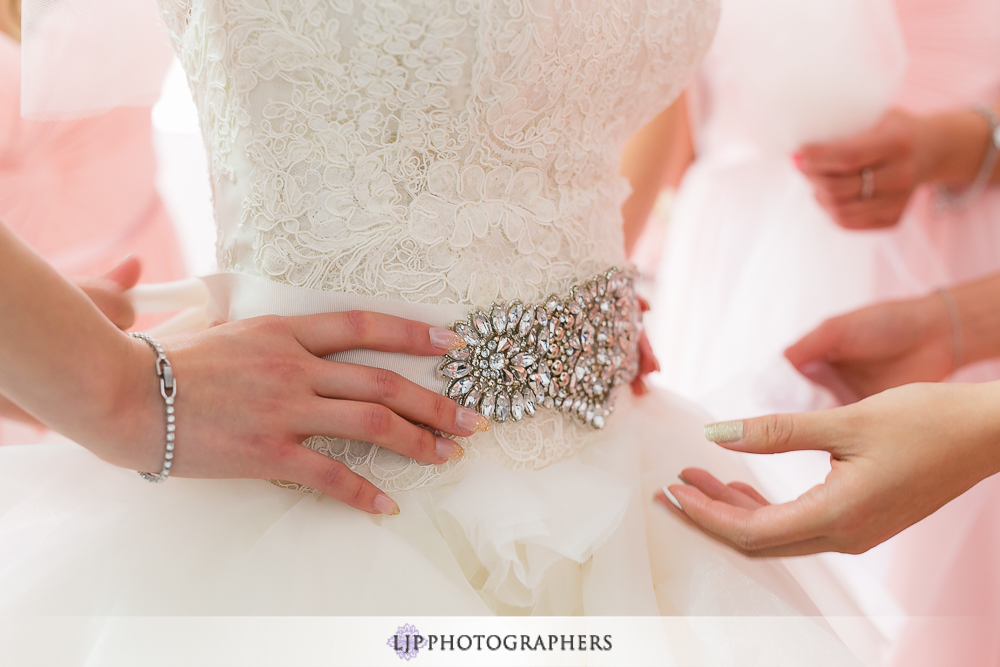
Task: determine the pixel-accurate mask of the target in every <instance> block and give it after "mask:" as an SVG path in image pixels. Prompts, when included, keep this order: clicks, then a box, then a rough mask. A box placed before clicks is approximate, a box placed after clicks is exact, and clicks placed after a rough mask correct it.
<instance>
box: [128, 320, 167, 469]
mask: <svg viewBox="0 0 1000 667" xmlns="http://www.w3.org/2000/svg"><path fill="white" fill-rule="evenodd" d="M129 336H132V338H138V339H139V340H141V341H142V342H144V343H145V344H146V345H148V346H149V347H150V349H152V350H153V353H154V354H156V362H155V363H156V376H157V377H158V378H160V395H161V396H163V401H164V403H166V408H167V449H166V452H165V453H164V455H163V470H161V471H160V474H159V475H154V474H152V473H148V472H141V471H140V472H139V476H140V477H142V478H143V479H144V480H146V481H147V482H162V481H164V480H166V479H167V477H169V476H170V466H172V465H173V463H174V461H173V459H174V431H175V430H176V427H175V426H174V398H175V397H176V396H177V380H175V379H174V370H173V368H172V367H171V366H170V361H168V360H167V355H166V353H165V352H164V351H163V346H162V345H160V344H159V343H158V342H156V340H155V339H154V338H153V337H152V336H147V335H146V334H144V333H130V334H129Z"/></svg>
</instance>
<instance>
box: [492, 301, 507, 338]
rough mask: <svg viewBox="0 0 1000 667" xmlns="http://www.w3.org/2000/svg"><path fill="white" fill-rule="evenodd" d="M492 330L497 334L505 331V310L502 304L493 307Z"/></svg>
mask: <svg viewBox="0 0 1000 667" xmlns="http://www.w3.org/2000/svg"><path fill="white" fill-rule="evenodd" d="M493 328H494V329H495V330H496V332H497V333H498V334H501V333H503V332H504V331H506V330H507V308H506V307H505V306H504V305H503V304H502V303H498V304H496V305H494V306H493Z"/></svg>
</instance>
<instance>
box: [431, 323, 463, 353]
mask: <svg viewBox="0 0 1000 667" xmlns="http://www.w3.org/2000/svg"><path fill="white" fill-rule="evenodd" d="M430 336H431V345H433V346H434V347H436V348H438V349H439V350H460V349H462V348H463V347H465V339H464V338H462V337H461V336H459V335H458V334H457V333H455V332H454V331H452V330H451V329H442V328H441V327H431V329H430Z"/></svg>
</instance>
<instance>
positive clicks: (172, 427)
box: [167, 424, 177, 433]
mask: <svg viewBox="0 0 1000 667" xmlns="http://www.w3.org/2000/svg"><path fill="white" fill-rule="evenodd" d="M176 429H177V427H176V426H174V425H173V424H167V433H173V432H174V431H175V430H176Z"/></svg>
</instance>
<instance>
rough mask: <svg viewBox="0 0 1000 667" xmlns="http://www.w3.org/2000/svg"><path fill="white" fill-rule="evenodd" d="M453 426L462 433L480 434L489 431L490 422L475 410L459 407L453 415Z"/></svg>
mask: <svg viewBox="0 0 1000 667" xmlns="http://www.w3.org/2000/svg"><path fill="white" fill-rule="evenodd" d="M455 426H457V427H459V428H460V429H462V430H463V431H476V432H477V433H482V432H483V431H489V430H490V420H489V419H487V418H486V417H484V416H482V415H481V414H479V413H478V412H476V411H475V410H469V409H468V408H463V407H461V406H459V408H458V411H457V412H456V413H455Z"/></svg>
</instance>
